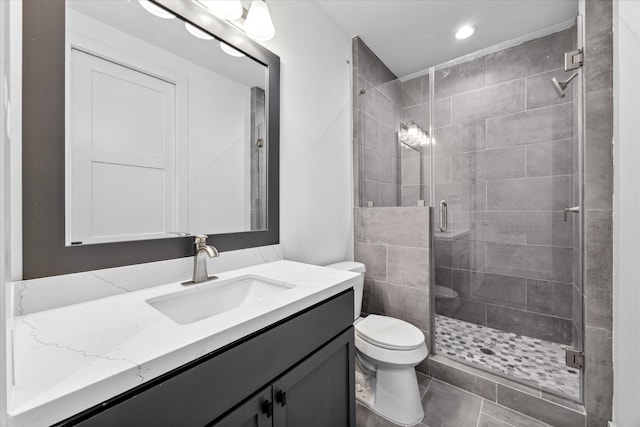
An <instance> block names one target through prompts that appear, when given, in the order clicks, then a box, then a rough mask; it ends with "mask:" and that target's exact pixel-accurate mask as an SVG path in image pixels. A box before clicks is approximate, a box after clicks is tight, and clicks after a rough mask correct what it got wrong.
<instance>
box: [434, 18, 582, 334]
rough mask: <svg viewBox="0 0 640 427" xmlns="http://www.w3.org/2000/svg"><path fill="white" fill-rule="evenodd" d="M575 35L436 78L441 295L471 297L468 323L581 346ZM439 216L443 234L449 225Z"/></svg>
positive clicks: (461, 314) (459, 312)
mask: <svg viewBox="0 0 640 427" xmlns="http://www.w3.org/2000/svg"><path fill="white" fill-rule="evenodd" d="M575 31H576V30H575V28H571V29H568V30H565V31H562V32H559V33H555V34H552V35H549V36H546V37H543V38H540V39H536V40H532V41H529V42H526V43H523V44H521V45H518V46H515V47H512V48H509V49H506V50H503V51H499V52H497V53H493V54H491V55H487V56H484V57H481V58H478V59H475V60H472V61H468V62H464V63H461V64H458V65H455V66H452V67H449V68H445V69H441V70H438V71H436V73H435V111H434V116H435V126H434V128H435V138H436V141H437V144H436V145H435V146H434V154H433V155H434V167H435V169H436V171H435V179H436V183H435V184H436V185H435V188H436V190H435V191H436V203H439V201H440V200H446V201H447V202H448V204H449V224H448V227H449V230H448V232H446V233H440V232H439V231H437V232H435V235H434V240H435V241H434V250H435V260H436V261H435V265H436V283H437V284H439V285H442V286H445V287H450V288H452V289H453V290H454V291H456V292H457V293H458V294H459V296H460V300H461V301H460V302H461V304H460V305H459V307H457V308H455V309H454V310H444V309H442V306H441V304H438V303H436V307H437V310H438V311H439V312H440V313H442V314H446V315H449V316H452V317H455V318H459V319H461V320H465V321H468V322H472V323H476V324H481V325H486V326H490V327H493V328H498V329H502V330H507V331H511V332H515V333H518V334H524V335H528V336H532V337H536V338H543V339H546V340H550V341H554V342H559V343H563V344H569V345H570V344H572V342H573V341H574V336H573V335H574V320H573V257H574V236H573V221H574V216H573V215H571V216H570V217H569V218H568V221H567V222H564V221H563V211H562V210H563V209H564V208H567V207H571V206H574V205H576V204H577V200H574V193H575V192H574V189H573V182H574V174H575V173H576V171H577V169H576V168H577V163H576V164H574V161H573V157H574V126H573V121H574V120H573V117H574V112H573V110H574V108H573V95H572V89H573V85H570V86H569V88H568V91H567V95H566V96H565V97H564V98H559V97H558V96H557V94H556V93H555V91H554V90H553V87H552V85H551V82H550V79H551V78H552V77H557V78H558V79H559V80H565V79H566V78H567V77H568V76H569V75H570V74H569V73H565V71H564V69H563V65H564V62H563V61H564V52H565V51H569V50H572V48H573V46H574V34H575ZM434 215H436V218H435V222H436V223H438V221H439V219H438V216H437V213H435V214H434Z"/></svg>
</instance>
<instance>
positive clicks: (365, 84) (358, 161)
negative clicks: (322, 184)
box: [352, 37, 401, 206]
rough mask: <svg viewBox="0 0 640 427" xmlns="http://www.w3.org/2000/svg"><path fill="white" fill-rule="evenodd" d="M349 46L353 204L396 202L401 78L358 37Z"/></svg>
mask: <svg viewBox="0 0 640 427" xmlns="http://www.w3.org/2000/svg"><path fill="white" fill-rule="evenodd" d="M352 50H353V108H354V111H353V132H354V133H353V147H354V159H355V165H354V166H355V167H354V183H356V188H355V191H354V194H355V197H356V200H355V205H356V206H361V205H362V204H364V206H367V202H368V201H371V202H373V205H374V206H398V203H399V197H400V188H399V187H400V186H399V179H398V177H399V172H398V169H399V156H400V154H399V150H398V139H397V134H396V132H397V131H398V129H399V125H400V102H401V94H400V82H399V81H398V80H397V78H396V76H395V75H394V74H393V73H392V72H391V71H390V70H389V69H388V68H387V66H386V65H384V64H383V63H382V61H380V59H378V57H377V56H376V55H375V54H374V53H373V52H372V51H371V50H370V49H369V48H368V47H367V45H366V44H365V43H364V42H363V41H362V40H361V39H360V38H359V37H355V38H354V39H353V42H352ZM361 90H364V91H365V92H364V93H360V91H361ZM360 195H362V197H364V203H361V201H360Z"/></svg>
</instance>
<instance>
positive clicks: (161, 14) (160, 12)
mask: <svg viewBox="0 0 640 427" xmlns="http://www.w3.org/2000/svg"><path fill="white" fill-rule="evenodd" d="M138 3H140V6H142V7H143V9H144V10H146V11H147V12H149V13H150V14H152V15H155V16H157V17H158V18H162V19H173V18H175V17H176V16H175V15H174V14H173V13H171V12H168V11H166V10H164V9H163V8H161V7H160V6H158V5H157V4H155V3H151V2H150V1H149V0H138Z"/></svg>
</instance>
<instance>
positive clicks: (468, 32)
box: [456, 25, 476, 40]
mask: <svg viewBox="0 0 640 427" xmlns="http://www.w3.org/2000/svg"><path fill="white" fill-rule="evenodd" d="M475 32H476V28H475V27H472V26H471V25H465V26H463V27H460V28H459V29H458V32H457V33H456V38H457V39H458V40H464V39H466V38H469V37H471V36H472V35H473V33H475Z"/></svg>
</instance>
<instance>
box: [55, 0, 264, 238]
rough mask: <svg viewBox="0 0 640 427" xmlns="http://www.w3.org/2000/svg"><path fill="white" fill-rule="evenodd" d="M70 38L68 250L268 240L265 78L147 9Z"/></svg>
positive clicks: (115, 11) (106, 17)
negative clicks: (209, 239) (257, 233)
mask: <svg viewBox="0 0 640 427" xmlns="http://www.w3.org/2000/svg"><path fill="white" fill-rule="evenodd" d="M154 7H155V8H156V9H154ZM65 28H66V34H65V35H66V43H65V45H66V53H65V56H66V73H65V74H66V111H67V116H66V120H67V123H66V159H67V162H66V168H65V175H66V180H65V181H66V184H65V186H66V214H65V219H66V244H67V245H80V244H92V243H105V242H114V241H130V240H140V239H154V238H166V237H176V236H184V235H186V234H192V235H195V234H219V233H234V232H240V231H250V230H260V229H264V228H265V227H266V163H265V155H264V153H265V152H266V150H267V144H268V140H267V138H266V110H265V96H268V93H266V85H265V83H266V78H267V73H266V72H267V68H266V67H265V66H264V65H263V64H261V63H259V62H257V61H256V60H254V59H253V58H251V57H248V56H247V55H245V54H244V53H242V52H240V51H238V50H236V49H233V48H232V47H231V46H229V45H227V44H225V43H224V42H222V41H220V40H218V39H216V38H215V37H213V36H212V35H210V34H209V33H207V32H205V31H203V30H202V29H199V28H198V27H196V26H194V25H193V24H191V23H188V22H186V21H184V20H183V19H180V18H178V17H176V16H175V15H174V14H172V13H170V12H168V11H166V10H164V9H160V8H159V7H158V6H156V5H154V4H153V3H150V2H148V1H145V0H142V1H112V0H94V1H86V0H67V1H66V26H65ZM142 52H144V54H143V55H141V53H142Z"/></svg>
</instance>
